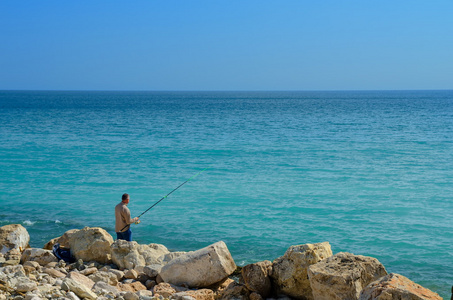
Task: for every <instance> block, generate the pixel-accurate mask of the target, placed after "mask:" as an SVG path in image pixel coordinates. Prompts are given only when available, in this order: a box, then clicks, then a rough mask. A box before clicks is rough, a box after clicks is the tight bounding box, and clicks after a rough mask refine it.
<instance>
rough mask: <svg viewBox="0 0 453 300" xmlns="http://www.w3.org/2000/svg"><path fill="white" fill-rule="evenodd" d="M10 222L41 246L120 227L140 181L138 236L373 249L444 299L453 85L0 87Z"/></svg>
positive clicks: (191, 245) (448, 279) (242, 251)
mask: <svg viewBox="0 0 453 300" xmlns="http://www.w3.org/2000/svg"><path fill="white" fill-rule="evenodd" d="M0 125H1V126H0V139H1V141H2V142H1V144H0V168H1V170H2V173H1V177H0V178H1V180H0V190H1V194H0V201H1V202H2V204H3V206H2V210H1V211H0V225H6V224H9V223H21V224H23V225H24V226H25V227H26V228H27V230H28V231H29V232H30V235H31V245H32V246H34V247H42V246H43V245H44V244H45V243H46V242H47V241H48V240H49V239H51V238H54V237H57V236H60V235H61V234H63V233H64V232H65V231H66V230H68V229H72V228H82V227H83V226H100V227H103V228H105V229H106V230H108V231H109V232H110V233H111V234H112V235H114V214H113V209H114V206H115V205H116V204H117V203H118V202H119V201H120V197H121V195H122V194H123V193H125V192H127V193H129V194H130V195H131V203H130V205H129V207H130V209H131V211H132V214H133V215H138V214H139V213H141V212H143V211H144V210H146V209H147V208H148V207H149V206H151V205H152V204H153V203H154V202H156V201H158V200H159V199H161V198H162V197H163V196H165V195H166V194H167V193H168V192H170V191H171V190H173V189H174V188H175V187H177V186H178V185H179V184H181V183H182V182H184V181H185V180H187V179H188V178H190V177H191V176H193V175H194V174H196V173H198V172H199V171H200V170H202V169H204V168H206V167H208V166H211V168H210V169H208V170H207V171H205V172H203V173H202V174H200V175H199V176H198V177H196V178H195V179H194V180H192V181H190V182H189V183H187V184H185V185H184V186H183V187H181V188H180V189H179V190H177V191H176V192H174V193H173V194H172V195H171V196H170V197H168V198H167V199H165V200H164V201H162V202H161V203H159V205H157V206H156V207H155V208H153V209H152V210H151V211H149V212H148V213H147V214H145V215H144V216H143V217H142V223H141V224H140V225H136V226H134V227H133V238H134V239H135V240H136V241H138V242H139V243H151V242H156V243H162V244H164V245H166V246H167V247H168V248H170V249H172V250H195V249H198V248H201V247H204V246H206V245H208V244H210V243H213V242H216V241H219V240H223V241H225V242H226V244H227V245H228V247H229V249H230V251H231V252H232V254H233V257H234V258H235V260H236V263H237V264H239V265H243V264H246V263H250V262H255V261H259V260H264V259H269V260H273V259H275V258H277V257H279V256H281V255H283V253H284V252H285V250H286V249H287V248H288V247H289V246H291V245H296V244H304V243H316V242H322V241H329V242H330V243H331V245H332V248H333V251H334V252H339V251H347V252H352V253H354V254H360V255H369V256H374V257H376V258H378V259H379V260H380V261H381V262H382V263H383V264H384V265H385V266H386V268H387V270H388V271H389V272H396V273H400V274H402V275H404V276H407V277H409V278H410V279H412V280H414V281H416V282H417V283H420V284H422V285H423V286H426V287H428V288H430V289H432V290H434V291H436V292H438V293H439V294H441V295H442V296H443V297H444V298H447V297H449V295H450V288H451V285H452V284H453V273H452V272H451V269H452V268H453V259H452V258H453V250H452V236H453V235H452V234H453V221H452V220H453V202H452V195H453V183H452V178H453V91H398V92H393V91H389V92H173V93H172V92H14V91H0Z"/></svg>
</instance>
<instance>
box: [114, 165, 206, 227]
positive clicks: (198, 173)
mask: <svg viewBox="0 0 453 300" xmlns="http://www.w3.org/2000/svg"><path fill="white" fill-rule="evenodd" d="M209 168H210V166H209V167H207V168H205V169H203V170H201V171H200V172H198V173H197V174H195V175H194V176H192V177H190V178H189V179H187V180H186V181H184V182H183V183H181V184H180V185H179V186H178V187H177V188H175V189H174V190H173V191H171V192H170V193H168V194H167V195H165V196H163V197H162V198H161V199H160V200H159V201H157V202H156V203H154V204H153V205H151V206H150V207H149V208H148V209H147V210H145V211H144V212H142V213H141V214H140V215H139V216H138V217H137V218H140V217H141V216H143V215H144V214H146V213H147V212H148V211H149V210H150V209H151V208H153V207H154V206H156V205H157V204H159V202H161V201H162V200H164V199H165V198H167V197H168V196H170V195H171V193H173V192H174V191H176V190H177V189H179V188H180V187H182V186H183V185H184V184H186V183H188V182H189V181H191V180H192V179H194V178H195V177H197V176H198V175H200V174H201V173H203V172H204V171H206V170H207V169H209ZM136 224H138V223H136ZM129 225H130V224H128V225H126V226H124V227H123V229H121V230H120V231H123V230H124V229H125V228H126V227H127V226H129Z"/></svg>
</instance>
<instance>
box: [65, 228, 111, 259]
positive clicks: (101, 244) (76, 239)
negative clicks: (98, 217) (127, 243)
mask: <svg viewBox="0 0 453 300" xmlns="http://www.w3.org/2000/svg"><path fill="white" fill-rule="evenodd" d="M112 243H113V237H112V236H111V235H110V234H109V233H108V232H107V231H105V230H104V229H102V228H99V227H93V228H90V227H85V228H83V229H81V230H79V231H77V232H75V233H73V234H71V235H70V236H69V248H70V249H71V254H72V255H73V256H74V257H75V258H76V259H81V260H83V261H96V262H98V263H102V264H106V263H109V262H110V260H111V249H110V246H111V245H112Z"/></svg>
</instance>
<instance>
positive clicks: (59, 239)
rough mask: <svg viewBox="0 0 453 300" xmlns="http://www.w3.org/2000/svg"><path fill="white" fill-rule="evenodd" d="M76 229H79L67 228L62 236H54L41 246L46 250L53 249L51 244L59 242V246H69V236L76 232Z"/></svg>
mask: <svg viewBox="0 0 453 300" xmlns="http://www.w3.org/2000/svg"><path fill="white" fill-rule="evenodd" d="M77 231H79V229H71V230H68V231H66V232H65V233H64V234H63V235H62V236H60V237H57V238H54V239H51V240H50V241H48V242H47V243H46V244H45V245H44V247H43V248H44V249H47V250H52V249H53V245H55V244H56V243H58V244H60V246H61V247H66V248H69V238H70V237H71V235H72V234H74V233H76V232H77Z"/></svg>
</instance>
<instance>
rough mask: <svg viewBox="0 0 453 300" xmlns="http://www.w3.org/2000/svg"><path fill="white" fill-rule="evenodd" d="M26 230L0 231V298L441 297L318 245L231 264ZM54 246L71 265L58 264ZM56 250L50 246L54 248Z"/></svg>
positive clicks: (216, 255)
mask: <svg viewBox="0 0 453 300" xmlns="http://www.w3.org/2000/svg"><path fill="white" fill-rule="evenodd" d="M29 241H30V236H29V234H28V232H27V230H26V229H25V228H24V227H23V226H21V225H18V224H11V225H6V226H3V227H0V300H1V299H15V300H22V299H25V300H38V299H68V300H76V299H117V300H120V299H121V300H123V299H124V300H138V299H143V300H146V299H155V300H157V299H159V300H162V299H172V300H227V299H228V300H229V299H238V300H262V299H281V300H283V299H307V300H324V299H325V300H327V299H332V300H333V299H336V300H339V299H361V300H371V299H381V300H390V299H408V300H418V299H442V298H441V297H440V296H439V295H438V294H436V293H434V292H432V291H430V290H428V289H426V288H423V287H422V286H420V285H418V284H416V283H414V282H412V281H411V280H409V279H408V278H406V277H404V276H402V275H399V274H394V273H391V274H388V273H387V271H386V269H385V267H384V266H383V265H382V264H381V263H380V262H379V261H378V260H377V259H376V258H373V257H366V256H361V255H354V254H351V253H346V252H341V253H337V254H335V255H334V254H333V253H332V250H331V247H330V244H329V243H328V242H322V243H317V244H305V245H296V246H291V247H290V248H289V249H288V250H287V251H286V253H285V254H284V255H283V256H282V257H279V258H276V259H275V260H274V261H273V262H271V261H262V262H257V263H254V264H249V265H246V266H243V267H238V266H236V264H235V262H234V260H233V258H232V256H231V254H230V252H229V250H228V248H227V246H226V244H225V243H224V242H222V241H220V242H217V243H215V244H212V245H209V246H207V247H205V248H203V249H199V250H196V251H191V252H171V251H169V250H168V249H167V248H166V247H165V246H163V245H159V244H149V245H141V244H138V243H136V242H126V241H122V240H117V241H114V240H113V238H112V236H111V235H110V234H109V233H107V232H106V231H105V230H104V229H102V228H97V227H95V228H89V227H85V228H83V229H80V230H77V229H73V230H69V231H67V232H66V233H65V234H63V235H62V236H61V237H57V238H54V239H52V240H51V241H49V242H48V243H47V244H46V245H44V247H43V248H30V247H29ZM55 244H60V245H62V246H65V247H67V248H69V249H70V252H71V255H72V256H73V257H74V259H75V262H73V263H69V262H65V261H64V260H58V259H57V257H56V256H55V254H54V251H53V250H52V249H53V248H54V245H55ZM57 248H58V247H55V249H57Z"/></svg>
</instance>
